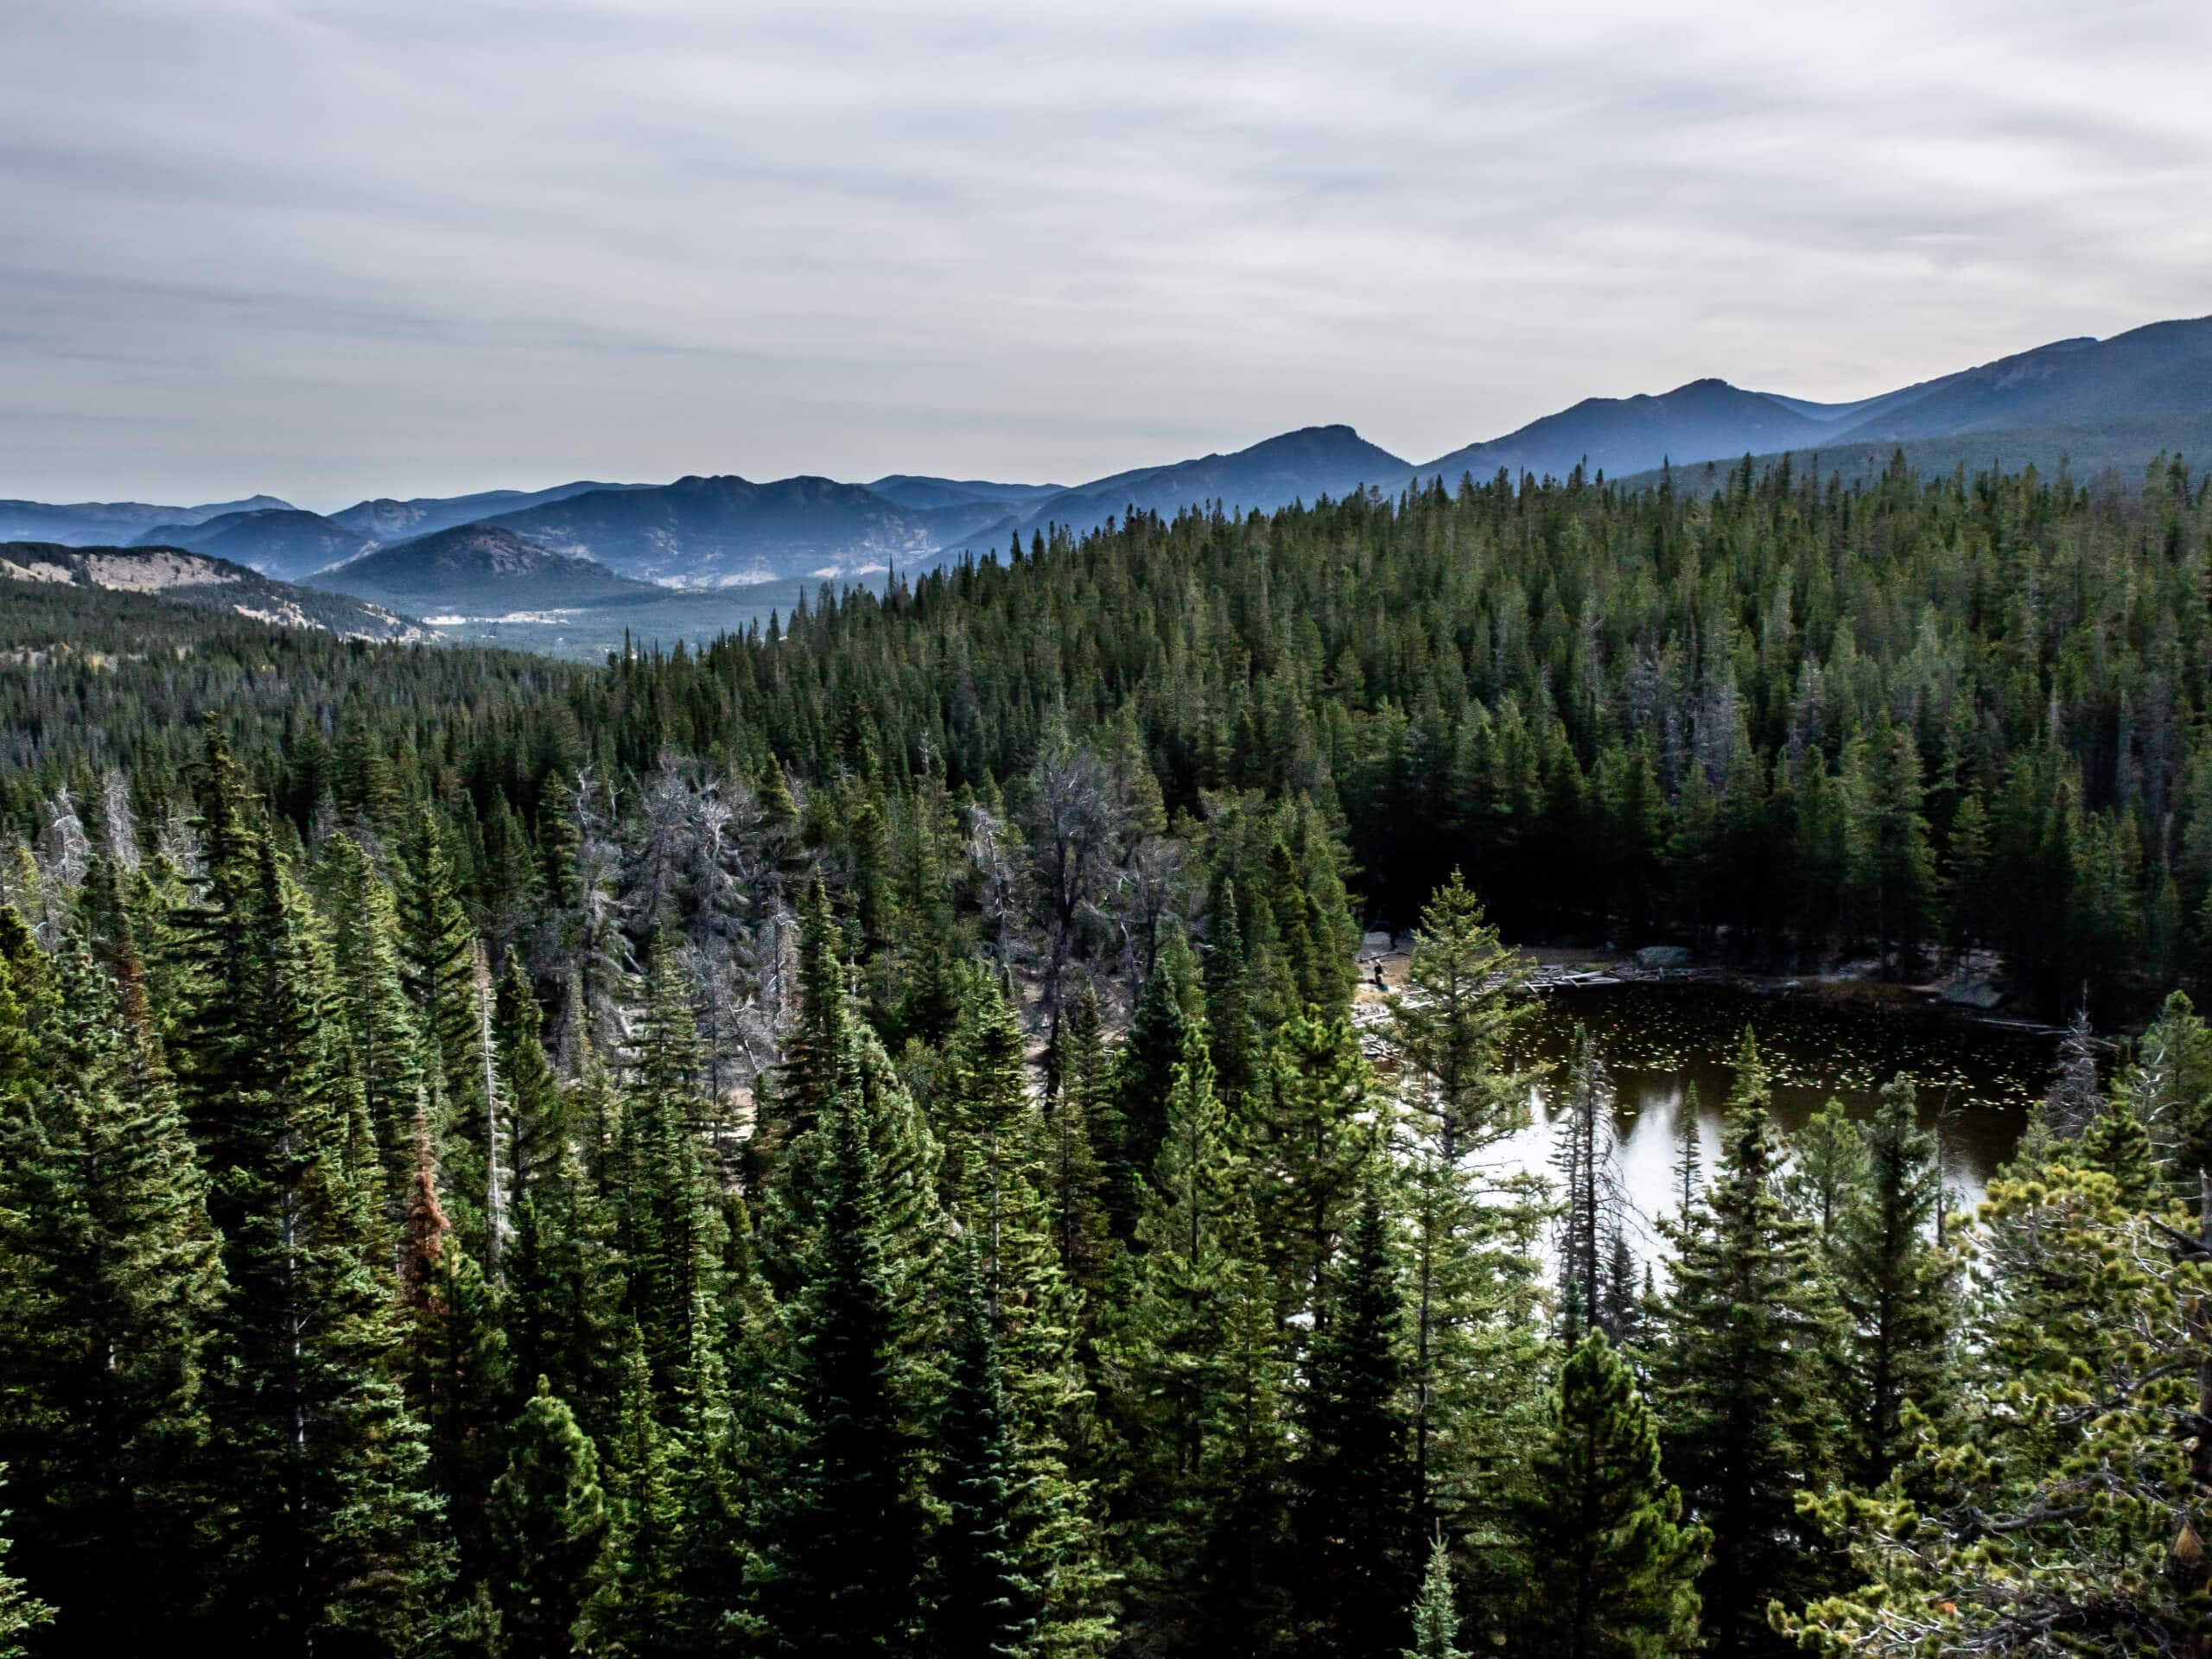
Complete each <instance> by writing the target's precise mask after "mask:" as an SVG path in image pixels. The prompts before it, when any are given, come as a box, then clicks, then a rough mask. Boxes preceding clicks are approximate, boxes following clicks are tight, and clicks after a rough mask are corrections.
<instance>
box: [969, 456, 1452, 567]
mask: <svg viewBox="0 0 2212 1659" xmlns="http://www.w3.org/2000/svg"><path fill="white" fill-rule="evenodd" d="M1410 476H1411V468H1410V467H1408V464H1407V463H1406V462H1405V461H1402V460H1400V459H1399V458H1398V457H1397V456H1395V455H1394V454H1391V453H1390V452H1389V450H1387V449H1383V448H1377V447H1376V445H1374V444H1371V443H1370V442H1368V441H1367V440H1366V439H1364V438H1363V437H1361V436H1360V435H1359V434H1358V433H1357V432H1355V431H1353V430H1352V429H1351V428H1350V427H1348V426H1308V427H1303V428H1300V429H1299V430H1298V431H1295V432H1286V433H1284V434H1283V435H1281V437H1274V438H1268V439H1267V440H1266V441H1265V442H1261V443H1255V444H1254V445H1252V446H1251V448H1248V449H1239V450H1236V452H1234V453H1233V454H1225V455H1224V454H1211V455H1200V456H1199V457H1198V458H1197V459H1196V460H1194V461H1175V462H1173V463H1172V464H1170V465H1168V466H1165V467H1137V468H1135V469H1134V470H1133V471H1130V472H1126V473H1116V474H1112V475H1111V476H1109V477H1106V478H1101V479H1096V480H1093V481H1091V482H1090V483H1088V484H1078V485H1077V486H1074V487H1073V488H1071V489H1065V490H1062V491H1060V492H1058V493H1057V494H1053V495H1048V496H1046V498H1045V499H1043V500H1041V501H1039V502H1038V503H1036V504H1035V505H1033V506H1032V507H1031V508H1030V509H1029V510H1028V511H1027V512H1025V513H1024V514H1023V515H1022V516H1021V518H1020V520H1019V521H1018V523H1017V524H1015V525H1014V526H1013V527H1012V528H1013V529H1014V530H1016V531H1019V532H1020V534H1021V535H1022V536H1024V537H1027V536H1030V535H1032V534H1033V533H1035V532H1036V531H1041V530H1043V529H1045V528H1046V526H1048V525H1052V524H1057V525H1059V526H1060V527H1062V528H1063V529H1066V530H1069V531H1073V532H1074V533H1076V534H1077V535H1080V534H1082V533H1083V532H1084V531H1089V530H1095V529H1096V528H1097V527H1098V526H1099V525H1100V524H1104V523H1105V522H1106V520H1107V519H1109V518H1122V517H1125V516H1126V515H1127V514H1128V511H1129V509H1130V508H1132V507H1135V508H1136V509H1137V510H1139V511H1140V512H1157V513H1159V514H1160V516H1161V517H1162V518H1173V516H1174V515H1175V514H1176V513H1177V512H1180V511H1181V510H1182V509H1183V508H1185V507H1203V506H1205V505H1206V504H1208V503H1209V502H1213V501H1218V502H1220V503H1221V504H1222V505H1223V506H1224V508H1226V509H1229V510H1230V511H1245V512H1249V511H1251V510H1253V509H1255V508H1257V509H1259V510H1260V511H1262V512H1268V511H1271V510H1273V509H1274V508H1276V507H1281V506H1287V505H1290V504H1291V503H1292V502H1294V501H1312V500H1315V499H1319V497H1321V496H1324V495H1326V496H1330V497H1332V498H1334V497H1338V496H1342V495H1344V494H1346V493H1349V492H1351V491H1352V490H1356V489H1358V488H1359V487H1360V486H1363V485H1375V486H1384V487H1391V488H1395V487H1396V486H1399V485H1401V484H1402V483H1403V482H1405V481H1406V480H1408V478H1409V477H1410ZM1006 533H1007V531H1006V530H1005V529H1003V528H1001V527H998V526H994V527H992V528H991V529H989V530H988V531H984V532H982V533H981V534H978V535H976V536H973V537H971V538H970V544H971V545H1002V544H1003V543H1004V539H1005V535H1006Z"/></svg>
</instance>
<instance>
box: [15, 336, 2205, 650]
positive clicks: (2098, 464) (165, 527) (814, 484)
mask: <svg viewBox="0 0 2212 1659" xmlns="http://www.w3.org/2000/svg"><path fill="white" fill-rule="evenodd" d="M1900 446H1903V447H1904V448H1905V450H1906V451H1907V454H1908V460H1909V464H1910V465H1912V466H1914V467H1918V468H1921V469H1923V470H1932V471H1939V472H1941V471H1948V470H1950V469H1951V467H1953V466H1955V465H1969V466H1986V465H1988V464H1989V463H1990V462H1991V461H1993V460H1994V461H1999V462H2000V463H2001V464H2003V465H2005V466H2008V467H2014V466H2020V465H2025V464H2028V463H2029V462H2030V461H2033V462H2034V463H2035V464H2037V465H2042V466H2049V465H2052V464H2055V463H2056V460H2057V459H2058V458H2059V457H2061V456H2066V457H2070V458H2072V459H2074V460H2075V461H2076V463H2077V465H2079V466H2082V467H2094V468H2096V469H2102V468H2105V467H2121V468H2123V469H2125V468H2128V467H2140V465H2142V464H2143V463H2144V462H2145V461H2148V460H2149V459H2150V457H2151V456H2152V455H2153V454H2158V453H2159V452H2160V451H2162V450H2175V449H2181V450H2184V451H2187V452H2189V453H2191V454H2197V455H2199V456H2200V457H2201V456H2202V454H2203V452H2204V451H2205V450H2207V449H2212V318H2198V319H2195V320H2184V321H2171V322H2160V323H2152V324H2150V325H2148V326H2147V327H2141V328H2136V329H2132V330H2130V331H2128V332H2127V333H2126V334H2117V335H2114V336H2113V337H2112V338H2111V339H2108V340H2092V339H2088V338H2082V339H2074V340H2055V341H2053V342H2051V343H2050V344H2049V345H2045V346H2037V347H2036V348H2034V349H2033V350H2031V351H2026V352H2021V353H2015V354H2013V355H2012V356H2009V357H2005V358H2000V359H1997V360H1995V361H1994V362H1991V363H1986V364H1982V365H1977V366H1975V367H1972V368H1967V369H1961V370H1958V371H1956V372H1952V373H1949V374H1945V375H1940V376H1937V377H1935V378H1931V379H1928V380H1923V381H1919V382H1916V383H1915V384H1913V385H1909V386H1903V387H1899V388H1897V389H1895V390H1893V391H1887V392H1883V393H1880V394H1878V395H1877V396H1874V397H1863V398H1859V399H1856V400H1853V401H1850V402H1845V403H1823V402H1820V401H1817V400H1814V399H1808V398H1801V397H1790V396H1788V395H1786V394H1783V393H1778V392H1763V391H1746V390H1745V389H1743V388H1741V387H1738V386H1735V385H1730V384H1729V383H1728V382H1726V381H1725V380H1720V379H1716V378H1703V379H1698V380H1693V381H1690V382H1689V383H1688V384H1687V385H1681V386H1677V387H1675V389H1674V390H1673V391H1667V392H1662V393H1659V394H1656V395H1650V394H1637V395H1636V396H1633V397H1589V398H1585V399H1584V400H1582V401H1581V402H1580V403H1578V404H1573V405H1572V406H1570V407H1568V408H1567V409H1563V410H1559V411H1558V412H1557V413H1555V414H1551V415H1547V416H1543V417H1541V419H1538V420H1535V421H1531V422H1529V423H1528V424H1527V425H1525V426H1522V427H1521V428H1519V429H1516V430H1515V431H1512V432H1509V433H1506V434H1505V435H1503V436H1499V437H1493V438H1486V439H1484V440H1482V441H1481V442H1475V443H1470V444H1465V445H1463V446H1461V447H1460V448H1456V449H1452V450H1450V451H1448V452H1447V453H1446V454H1442V455H1440V456H1438V457H1437V458H1436V459H1435V460H1433V461H1427V462H1425V463H1421V464H1419V465H1415V464H1414V463H1413V462H1410V461H1406V460H1404V459H1402V457H1400V456H1397V455H1395V454H1391V453H1390V452H1389V450H1387V449H1384V448H1380V447H1379V446H1377V445H1376V444H1374V443H1371V442H1368V441H1367V440H1366V439H1365V438H1363V437H1362V436H1361V435H1359V434H1358V433H1357V432H1356V431H1354V430H1353V429H1351V427H1349V426H1343V425H1319V426H1309V427H1302V428H1300V429H1297V430H1294V431H1291V432H1286V433H1282V434H1281V435H1278V436H1275V437H1272V438H1268V439H1265V440H1263V441H1262V442H1258V443H1255V444H1252V445H1250V446H1249V447H1247V448H1243V449H1238V450H1235V451H1232V452H1229V453H1226V454H1220V453H1216V454H1205V455H1199V456H1196V457H1193V458H1191V459H1188V460H1184V461H1172V462H1167V463H1165V464H1162V465H1157V466H1150V467H1133V468H1130V469H1128V470H1126V471H1122V472H1117V473H1114V474H1109V475H1107V476H1105V477H1103V478H1097V479H1093V480H1090V481H1088V482H1086V483H1078V484H1076V485H1072V486H1066V487H1062V486H1057V485H1050V484H1020V483H1005V482H997V481H993V480H982V479H956V478H941V477H934V476H929V475H925V474H910V473H893V474H886V475H884V476H882V477H880V478H877V479H875V480H873V481H871V482H869V483H867V484H854V483H842V482H839V481H837V480H832V479H828V478H821V477H815V476H800V477H795V478H785V479H777V480H770V481H767V482H755V481H753V480H750V479H747V478H744V477H741V476H739V475H737V474H720V475H716V476H712V477H708V476H700V475H692V476H688V477H684V478H680V479H678V480H676V481H675V482H673V483H669V484H602V483H596V482H593V481H590V480H575V481H573V482H570V483H567V484H559V485H555V486H551V487H550V488H547V489H541V490H532V491H512V490H492V491H485V492H481V493H477V494H474V495H461V496H447V497H419V498H416V499H411V500H396V499H390V498H381V497H379V498H375V499H369V500H365V501H360V502H357V503H355V504H354V505H352V506H350V507H347V508H345V509H343V510H342V511H341V512H337V513H334V514H331V515H329V516H328V517H323V516H321V515H318V514H315V513H309V512H302V511H300V510H298V509H296V508H294V507H292V506H290V505H289V504H287V503H284V502H282V501H278V500H277V499H275V498H273V497H255V498H252V499H251V500H248V501H245V502H226V503H214V504H210V505H207V506H204V507H195V508H170V507H155V506H149V505H143V504H137V503H130V502H108V503H101V502H79V503H76V504H74V505H44V504H41V503H37V502H26V501H0V536H16V537H33V538H35V539H39V540H44V541H49V542H61V543H90V542H101V543H106V542H114V541H120V540H124V539H136V540H137V541H139V542H141V543H144V542H147V541H149V540H158V541H164V542H171V543H176V544H179V545H182V546H185V547H188V548H192V549H194V550H200V551H204V552H207V553H211V554H213V555H216V556H220V557H224V558H228V559H232V560H235V561H236V562H238V563H242V564H251V565H254V566H257V567H258V568H259V569H263V570H264V571H266V572H268V573H269V574H271V575H280V576H298V575H308V574H311V573H314V572H317V571H322V570H326V569H328V568H329V567H331V566H334V565H338V564H341V563H346V562H348V561H352V560H356V559H359V557H360V556H362V555H364V554H365V553H368V552H371V551H372V550H375V549H377V548H379V547H393V546H397V545H400V544H404V543H409V542H412V541H416V540H419V539H420V538H423V537H429V536H435V535H437V534H440V533H442V532H445V531H452V530H456V529H459V528H461V527H462V526H464V525H476V526H490V527H493V528H496V529H498V530H500V531H505V532H508V533H510V534H511V535H512V536H513V537H516V538H518V541H519V542H520V543H531V544H534V545H535V546H536V547H537V548H538V549H541V550H545V551H547V552H549V553H550V554H553V555H556V556H564V557H566V558H568V559H569V560H571V561H573V560H574V559H578V558H582V559H587V560H590V561H595V562H596V563H597V565H599V566H601V567H604V575H591V574H590V573H589V572H588V571H582V570H581V569H580V568H579V567H577V566H575V564H574V563H566V564H564V563H559V562H557V561H556V562H550V563H548V562H536V561H532V560H529V559H526V558H524V556H522V555H521V554H520V553H519V552H518V550H516V549H515V548H513V547H506V546H504V545H503V546H502V547H501V548H499V550H498V553H499V557H500V558H504V559H505V560H506V561H507V564H506V566H505V568H504V571H503V574H500V575H497V576H496V577H492V578H486V577H485V576H484V575H483V574H482V571H481V570H480V569H479V568H478V563H471V559H473V558H474V555H471V556H470V557H469V558H459V557H458V555H456V558H457V559H458V562H454V561H450V560H449V561H447V562H443V563H441V562H439V561H438V560H435V559H434V560H432V561H431V563H429V564H428V565H422V564H421V560H422V558H423V552H422V550H419V549H418V550H417V552H416V554H414V555H410V559H412V560H414V561H415V562H416V564H417V565H420V566H421V569H435V570H438V571H442V572H444V573H445V574H446V575H447V576H448V578H449V579H450V580H451V581H452V582H454V583H456V584H460V585H461V586H462V587H470V584H478V585H480V584H481V582H484V581H486V580H493V581H496V582H503V583H505V590H506V591H505V598H506V599H507V601H509V602H511V603H512V604H513V605H514V606H515V607H517V608H526V607H531V606H550V605H556V604H560V603H564V602H566V601H563V600H560V599H557V598H555V597H552V595H556V594H575V593H578V592H581V591H583V590H586V589H588V588H591V587H592V586H593V585H594V584H595V583H596V584H601V585H603V584H604V583H606V582H609V581H612V582H620V581H621V580H622V579H624V578H632V579H636V580H642V581H648V582H658V583H661V584H664V585H665V586H668V587H674V588H721V587H732V586H741V585H748V584H753V583H760V582H772V581H780V582H793V581H800V580H805V581H815V580H836V581H848V580H852V579H854V578H856V577H859V576H862V575H869V574H872V573H878V572H880V571H882V570H883V569H885V568H887V567H888V566H892V565H894V564H895V565H899V566H902V567H903V566H906V565H921V564H927V563H935V562H938V561H940V560H943V559H944V558H946V557H950V556H957V555H960V554H963V553H980V552H985V551H992V550H1001V549H1003V548H1005V547H1006V546H1007V544H1008V543H1010V542H1011V541H1013V540H1014V538H1016V537H1019V538H1020V539H1021V540H1023V541H1024V542H1025V543H1026V542H1027V540H1028V539H1029V538H1031V537H1033V536H1035V535H1037V534H1039V533H1040V532H1042V531H1045V530H1046V529H1047V528H1048V527H1058V528H1059V529H1061V530H1064V531H1068V532H1070V533H1071V534H1075V535H1081V534H1084V533H1085V532H1087V531H1092V530H1095V529H1096V528H1097V527H1099V526H1100V525H1102V524H1105V523H1106V522H1107V521H1108V520H1109V519H1111V518H1121V517H1122V516H1124V515H1126V514H1128V512H1132V511H1135V512H1156V513H1159V514H1160V515H1161V516H1163V517H1172V516H1173V514H1175V513H1177V512H1184V511H1186V510H1197V511H1204V510H1207V509H1209V508H1211V507H1215V506H1218V507H1220V508H1221V509H1222V510H1224V512H1231V513H1240V512H1254V511H1259V512H1269V511H1273V510H1274V509H1276V508H1279V507H1281V506H1285V505H1288V504H1289V503H1291V502H1294V501H1313V500H1316V499H1319V498H1320V497H1322V496H1330V497H1341V496H1344V495H1345V494H1348V493H1351V491H1353V490H1356V489H1362V488H1367V489H1374V490H1377V491H1381V492H1383V493H1387V494H1395V493H1399V492H1402V491H1403V490H1406V489H1408V488H1411V487H1414V486H1421V485H1426V484H1427V483H1429V482H1430V481H1432V480H1440V481H1441V482H1443V483H1444V484H1445V485H1446V486H1457V484H1458V483H1459V480H1460V479H1461V478H1462V477H1463V476H1467V475H1471V476H1473V477H1474V478H1475V479H1477V480H1482V481H1487V480H1489V479H1491V478H1492V477H1494V476H1496V475H1497V474H1499V473H1500V472H1503V473H1504V474H1507V475H1508V476H1509V477H1513V478H1518V477H1521V476H1522V475H1524V474H1534V475H1535V476H1537V477H1539V478H1542V477H1561V478H1563V477H1565V476H1567V474H1570V473H1572V472H1573V469H1574V468H1575V467H1584V468H1585V469H1586V470H1587V471H1588V472H1589V473H1591V474H1593V475H1594V474H1599V473H1602V474H1605V476H1606V477H1607V478H1609V479H1615V480H1623V479H1630V478H1640V477H1643V476H1645V475H1648V474H1652V473H1654V472H1655V471H1656V469H1657V468H1658V467H1660V466H1661V465H1662V463H1668V464H1671V465H1672V466H1673V467H1675V468H1676V469H1677V470H1678V471H1679V470H1680V469H1684V468H1689V467H1703V466H1705V465H1706V464H1707V463H1711V462H1719V461H1728V462H1733V461H1737V460H1738V459H1740V458H1741V457H1743V456H1745V455H1746V454H1750V455H1753V456H1758V457H1764V458H1765V459H1766V460H1768V461H1770V462H1771V461H1774V460H1777V459H1778V458H1779V457H1780V456H1782V455H1783V454H1789V455H1792V456H1796V457H1802V459H1803V461H1805V462H1806V463H1807V464H1810V463H1812V462H1814V461H1815V460H1818V461H1821V464H1822V465H1823V467H1829V466H1831V465H1833V466H1834V467H1838V468H1841V469H1843V470H1847V472H1849V473H1850V474H1851V475H1852V476H1853V477H1858V476H1863V475H1865V474H1866V473H1867V472H1869V471H1870V470H1877V469H1878V467H1881V466H1885V465H1886V464H1887V463H1888V460H1889V457H1890V456H1891V454H1893V453H1894V452H1895V451H1896V450H1897V448H1899V447H1900ZM448 551H452V550H448ZM475 551H476V553H479V554H481V553H485V552H486V549H485V547H483V546H479V547H477V548H476V550H475ZM487 556H488V555H487ZM479 563H480V562H479ZM407 568H408V567H407V562H406V561H401V562H399V563H397V564H394V565H392V566H390V567H384V566H376V565H372V566H368V567H365V571H356V573H355V575H354V576H353V580H356V581H366V580H367V577H368V575H369V574H374V573H375V572H377V571H378V570H386V571H387V574H388V575H390V573H391V572H399V573H403V574H404V571H405V569H407ZM391 579H394V580H396V579H397V576H391ZM405 579H406V580H407V581H408V582H416V581H417V580H419V579H420V577H419V575H406V577H405ZM540 590H542V592H541V591H540ZM400 591H404V592H407V593H409V594H411V595H415V596H417V597H419V596H421V594H420V592H419V590H418V589H416V588H411V587H410V588H404V589H402V590H400ZM470 591H472V592H474V591H476V589H475V588H473V587H471V588H470ZM609 592H610V593H612V594H617V595H619V593H620V589H619V588H617V589H610V590H609ZM477 596H478V598H480V599H488V598H489V597H490V590H489V589H488V588H484V589H483V590H482V591H481V592H480V593H478V594H477ZM593 602H600V601H593ZM606 602H620V599H619V597H614V598H610V599H609V600H607V601H606Z"/></svg>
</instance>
